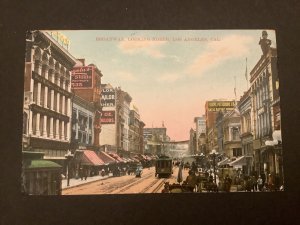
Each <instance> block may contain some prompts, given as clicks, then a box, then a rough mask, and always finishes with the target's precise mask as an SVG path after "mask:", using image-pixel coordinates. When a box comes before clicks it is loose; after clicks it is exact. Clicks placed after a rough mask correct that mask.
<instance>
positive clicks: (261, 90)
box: [250, 31, 282, 177]
mask: <svg viewBox="0 0 300 225" xmlns="http://www.w3.org/2000/svg"><path fill="white" fill-rule="evenodd" d="M260 45H261V48H262V51H263V55H262V56H261V58H260V59H259V61H258V62H257V64H256V65H255V66H254V68H253V69H252V71H251V72H250V84H251V96H252V99H251V104H252V111H251V118H252V125H253V151H254V165H255V170H256V171H257V173H259V174H265V176H266V177H267V175H268V174H271V175H273V176H275V175H280V176H281V177H282V148H281V137H279V138H276V139H280V140H276V139H275V136H276V135H275V134H276V133H277V132H279V133H280V107H279V102H280V97H279V80H278V71H277V50H276V49H275V48H271V47H270V45H271V41H270V40H269V39H267V33H266V32H265V31H263V38H262V39H261V40H260ZM270 141H271V142H270ZM272 141H274V143H273V144H272ZM270 143H271V144H270Z"/></svg>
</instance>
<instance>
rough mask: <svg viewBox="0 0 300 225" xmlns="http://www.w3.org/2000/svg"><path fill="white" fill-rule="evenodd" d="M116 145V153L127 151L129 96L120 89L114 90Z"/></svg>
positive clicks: (130, 99)
mask: <svg viewBox="0 0 300 225" xmlns="http://www.w3.org/2000/svg"><path fill="white" fill-rule="evenodd" d="M115 90H116V96H117V98H116V128H117V135H116V138H117V139H116V144H117V150H118V151H125V152H128V150H129V113H130V103H131V101H132V98H131V96H130V95H129V94H128V93H127V92H125V91H123V90H122V89H121V88H120V87H117V88H116V89H115Z"/></svg>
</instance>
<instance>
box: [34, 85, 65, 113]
mask: <svg viewBox="0 0 300 225" xmlns="http://www.w3.org/2000/svg"><path fill="white" fill-rule="evenodd" d="M45 91H46V89H45V86H44V85H41V93H40V102H38V94H39V93H38V83H37V82H35V83H34V90H33V101H34V102H35V103H36V104H37V105H41V106H44V105H45V106H47V108H49V109H51V101H53V109H52V110H54V111H56V112H59V113H62V114H64V115H68V98H67V97H64V96H62V95H61V94H60V95H59V98H58V95H57V93H55V92H54V95H53V100H52V95H51V89H50V88H48V92H47V93H46V94H47V102H46V104H45ZM58 101H59V105H57V102H58ZM63 105H64V107H63Z"/></svg>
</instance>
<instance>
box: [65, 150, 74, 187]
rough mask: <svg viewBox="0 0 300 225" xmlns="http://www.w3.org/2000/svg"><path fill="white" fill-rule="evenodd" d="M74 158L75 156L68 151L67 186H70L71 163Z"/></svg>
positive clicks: (66, 156)
mask: <svg viewBox="0 0 300 225" xmlns="http://www.w3.org/2000/svg"><path fill="white" fill-rule="evenodd" d="M73 157H74V155H73V154H72V153H71V151H70V150H68V153H67V154H65V158H66V161H67V186H70V173H69V163H70V161H71V159H72V158H73Z"/></svg>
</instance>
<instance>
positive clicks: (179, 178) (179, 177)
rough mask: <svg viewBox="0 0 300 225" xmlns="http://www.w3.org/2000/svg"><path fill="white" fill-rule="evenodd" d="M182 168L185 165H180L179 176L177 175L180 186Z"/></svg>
mask: <svg viewBox="0 0 300 225" xmlns="http://www.w3.org/2000/svg"><path fill="white" fill-rule="evenodd" d="M182 167H183V164H180V165H179V169H178V175H177V182H178V183H179V184H180V183H181V182H182Z"/></svg>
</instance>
